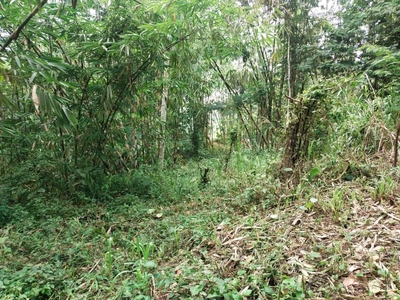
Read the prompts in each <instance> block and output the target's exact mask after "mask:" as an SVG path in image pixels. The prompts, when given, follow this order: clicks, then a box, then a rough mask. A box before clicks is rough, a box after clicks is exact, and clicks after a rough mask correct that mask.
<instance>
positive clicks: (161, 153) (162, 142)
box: [158, 68, 168, 169]
mask: <svg viewBox="0 0 400 300" xmlns="http://www.w3.org/2000/svg"><path fill="white" fill-rule="evenodd" d="M163 78H164V84H163V91H162V95H161V107H160V122H161V125H160V139H159V148H158V164H159V166H160V169H162V168H163V167H164V159H165V139H166V136H165V124H166V122H167V99H168V86H167V84H166V83H165V81H166V79H167V78H168V71H167V69H166V68H165V69H164V76H163Z"/></svg>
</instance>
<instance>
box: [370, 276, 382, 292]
mask: <svg viewBox="0 0 400 300" xmlns="http://www.w3.org/2000/svg"><path fill="white" fill-rule="evenodd" d="M368 288H369V291H370V292H371V293H373V294H377V293H379V292H380V291H381V282H380V281H379V280H378V279H374V280H371V281H370V282H368Z"/></svg>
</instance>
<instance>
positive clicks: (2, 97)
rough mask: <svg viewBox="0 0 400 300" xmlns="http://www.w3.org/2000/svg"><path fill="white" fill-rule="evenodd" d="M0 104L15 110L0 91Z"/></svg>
mask: <svg viewBox="0 0 400 300" xmlns="http://www.w3.org/2000/svg"><path fill="white" fill-rule="evenodd" d="M0 103H1V104H2V105H4V106H7V107H9V108H12V109H16V106H15V105H14V104H13V103H12V102H11V101H10V100H9V99H8V98H7V97H6V96H4V94H3V93H2V92H1V91H0Z"/></svg>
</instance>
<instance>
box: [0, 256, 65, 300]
mask: <svg viewBox="0 0 400 300" xmlns="http://www.w3.org/2000/svg"><path fill="white" fill-rule="evenodd" d="M65 275H66V274H65V271H63V270H61V269H59V266H56V265H48V264H45V265H27V266H24V267H23V268H22V269H21V270H18V271H15V272H11V271H10V270H8V269H7V268H2V269H1V270H0V296H1V298H2V299H49V298H51V297H52V295H53V293H54V291H57V290H63V289H64V285H65V283H64V278H65Z"/></svg>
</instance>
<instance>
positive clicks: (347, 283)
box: [343, 273, 357, 289]
mask: <svg viewBox="0 0 400 300" xmlns="http://www.w3.org/2000/svg"><path fill="white" fill-rule="evenodd" d="M356 282H357V279H356V277H355V276H354V275H353V274H352V273H351V274H350V275H349V276H348V277H347V278H345V279H344V280H343V285H344V287H345V288H346V289H347V288H348V287H349V286H351V285H353V284H355V283H356Z"/></svg>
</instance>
